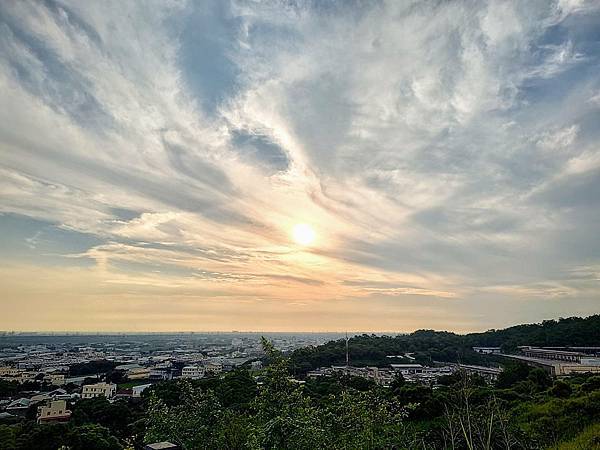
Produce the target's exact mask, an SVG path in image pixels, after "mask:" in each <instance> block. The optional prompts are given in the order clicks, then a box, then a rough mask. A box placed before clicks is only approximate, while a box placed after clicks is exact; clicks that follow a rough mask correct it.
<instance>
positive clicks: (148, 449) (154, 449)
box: [144, 441, 180, 450]
mask: <svg viewBox="0 0 600 450" xmlns="http://www.w3.org/2000/svg"><path fill="white" fill-rule="evenodd" d="M144 450H180V448H179V446H178V445H176V444H172V443H171V442H166V441H165V442H155V443H154V444H148V445H146V446H145V447H144Z"/></svg>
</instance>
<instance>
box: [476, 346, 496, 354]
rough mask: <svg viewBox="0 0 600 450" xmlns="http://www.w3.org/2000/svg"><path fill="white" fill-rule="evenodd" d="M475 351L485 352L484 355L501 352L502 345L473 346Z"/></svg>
mask: <svg viewBox="0 0 600 450" xmlns="http://www.w3.org/2000/svg"><path fill="white" fill-rule="evenodd" d="M473 351H475V352H477V353H483V354H484V355H490V354H494V353H501V351H500V347H473Z"/></svg>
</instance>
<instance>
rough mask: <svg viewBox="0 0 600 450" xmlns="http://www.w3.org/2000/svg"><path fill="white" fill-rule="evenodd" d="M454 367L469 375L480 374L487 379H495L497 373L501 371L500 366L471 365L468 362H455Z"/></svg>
mask: <svg viewBox="0 0 600 450" xmlns="http://www.w3.org/2000/svg"><path fill="white" fill-rule="evenodd" d="M455 367H456V368H457V369H458V370H461V371H463V372H466V373H468V374H469V375H479V376H482V377H483V378H485V379H486V380H488V381H495V380H497V379H498V375H500V373H501V372H502V368H500V367H485V366H473V365H468V364H456V365H455Z"/></svg>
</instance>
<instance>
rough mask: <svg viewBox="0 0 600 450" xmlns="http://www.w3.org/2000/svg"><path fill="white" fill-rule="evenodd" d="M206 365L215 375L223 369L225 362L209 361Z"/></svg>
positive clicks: (208, 370) (207, 369)
mask: <svg viewBox="0 0 600 450" xmlns="http://www.w3.org/2000/svg"><path fill="white" fill-rule="evenodd" d="M204 367H205V369H206V371H207V372H212V373H213V374H215V375H216V374H219V373H221V372H222V371H223V364H222V363H220V362H216V361H211V362H209V363H207V364H206V365H205V366H204Z"/></svg>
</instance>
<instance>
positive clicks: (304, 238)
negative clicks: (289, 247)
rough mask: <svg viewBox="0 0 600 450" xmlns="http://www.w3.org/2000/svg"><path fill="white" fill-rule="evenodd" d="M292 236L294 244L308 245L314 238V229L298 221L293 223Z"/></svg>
mask: <svg viewBox="0 0 600 450" xmlns="http://www.w3.org/2000/svg"><path fill="white" fill-rule="evenodd" d="M292 236H293V238H294V241H295V242H296V244H299V245H310V244H312V242H313V241H314V240H315V230H313V229H312V227H311V226H310V225H307V224H305V223H299V224H296V225H294V228H293V229H292Z"/></svg>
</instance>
